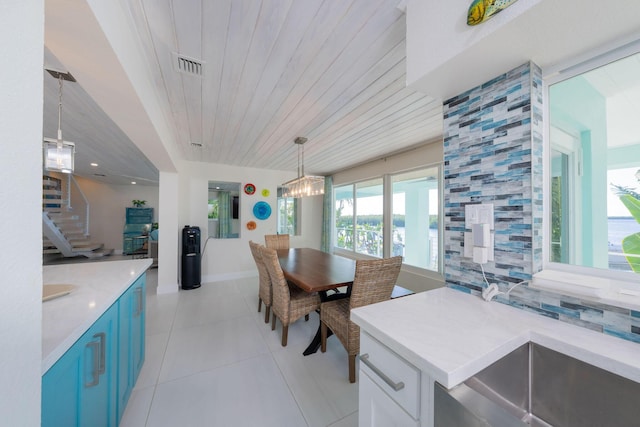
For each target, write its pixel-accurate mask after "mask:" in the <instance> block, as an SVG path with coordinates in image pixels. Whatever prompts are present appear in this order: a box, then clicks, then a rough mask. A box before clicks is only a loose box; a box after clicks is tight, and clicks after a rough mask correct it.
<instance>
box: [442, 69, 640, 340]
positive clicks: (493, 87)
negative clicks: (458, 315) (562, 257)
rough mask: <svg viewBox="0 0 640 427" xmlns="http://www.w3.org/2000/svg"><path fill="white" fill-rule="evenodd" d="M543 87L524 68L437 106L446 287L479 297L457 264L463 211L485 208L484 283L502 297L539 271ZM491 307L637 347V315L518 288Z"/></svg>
mask: <svg viewBox="0 0 640 427" xmlns="http://www.w3.org/2000/svg"><path fill="white" fill-rule="evenodd" d="M542 111H543V88H542V73H541V71H540V68H539V67H538V66H536V65H535V64H532V63H527V64H523V65H521V66H520V67H518V68H516V69H514V70H511V71H509V72H507V73H505V74H503V75H500V76H498V77H496V78H494V79H493V80H491V81H489V82H486V83H485V84H483V85H481V86H478V87H476V88H473V89H471V90H469V91H467V92H465V93H463V94H460V95H458V96H456V97H454V98H451V99H448V100H446V101H445V102H444V106H443V114H444V193H445V200H444V203H445V205H444V215H445V218H444V229H445V232H444V263H445V281H446V283H447V286H448V287H451V288H454V289H457V290H460V291H463V292H468V293H472V294H478V295H479V294H480V292H481V291H482V288H483V287H485V286H486V285H485V284H484V279H483V271H482V270H481V266H480V265H479V264H476V263H474V262H473V261H472V260H471V259H470V258H464V257H463V254H464V234H463V233H464V231H465V224H464V219H465V206H466V205H467V204H478V203H493V204H494V221H495V232H494V238H495V245H494V256H495V260H494V261H493V262H488V263H487V264H485V265H484V266H483V267H484V274H485V275H486V278H487V280H488V281H489V282H490V283H492V282H495V283H498V285H499V286H500V287H501V289H502V290H503V291H504V290H506V289H507V288H508V287H510V286H513V285H514V284H516V283H519V282H522V281H525V280H529V279H531V275H532V274H533V273H535V272H537V271H540V270H541V269H542V245H543V229H542V215H543V213H542V199H543V171H542V159H543V157H542V156H543V121H542V117H543V115H542ZM497 301H500V302H502V303H505V304H509V305H512V306H514V307H517V308H520V309H523V310H526V311H531V312H535V313H538V314H540V315H543V316H547V317H551V318H554V319H557V320H560V321H564V322H568V323H572V324H575V325H577V326H581V327H586V328H589V329H592V330H595V331H598V332H602V333H606V334H610V335H615V336H618V337H620V338H624V339H627V340H631V341H635V342H640V313H638V312H635V311H633V310H628V309H623V308H619V307H614V306H609V305H603V304H599V303H595V302H590V301H588V300H584V299H579V298H573V297H570V296H565V295H560V294H555V293H551V292H544V291H538V290H534V289H531V288H529V287H528V286H526V284H525V285H523V286H519V287H518V288H516V289H515V290H514V291H513V292H512V293H511V294H510V296H508V297H506V298H505V297H503V296H500V297H498V299H497Z"/></svg>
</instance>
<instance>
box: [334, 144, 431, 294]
mask: <svg viewBox="0 0 640 427" xmlns="http://www.w3.org/2000/svg"><path fill="white" fill-rule="evenodd" d="M443 156H444V151H443V144H442V141H441V140H436V141H431V142H430V143H427V144H426V145H423V146H421V147H418V148H416V149H413V150H410V151H406V152H404V153H400V154H396V155H392V156H389V157H387V158H384V159H380V160H376V161H373V162H370V163H366V164H364V165H361V166H358V167H355V168H352V169H348V170H345V171H342V172H338V173H336V174H335V175H334V176H333V185H342V184H349V183H354V182H358V181H364V180H367V179H370V178H376V177H380V176H382V175H384V174H390V173H397V172H401V171H407V170H411V169H416V168H419V167H426V166H430V165H436V164H440V163H442V161H443ZM341 255H342V253H341ZM354 257H356V255H355V254H354ZM398 284H399V285H401V286H403V287H405V288H408V289H411V290H412V291H415V292H422V291H427V290H430V289H435V288H439V287H442V286H444V277H443V276H442V275H441V274H439V273H434V272H425V271H422V270H418V269H415V268H412V267H409V266H403V267H402V271H401V272H400V276H399V277H398Z"/></svg>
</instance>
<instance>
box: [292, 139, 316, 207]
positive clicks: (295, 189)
mask: <svg viewBox="0 0 640 427" xmlns="http://www.w3.org/2000/svg"><path fill="white" fill-rule="evenodd" d="M305 142H307V138H303V137H301V136H299V137H297V138H296V139H295V141H294V143H295V144H296V145H297V146H298V177H297V178H296V179H292V180H291V181H287V182H285V183H284V184H282V197H294V198H300V197H307V196H317V195H320V194H324V177H323V176H306V175H305V174H304V143H305ZM301 153H302V154H301ZM301 158H302V166H301V162H300V159H301Z"/></svg>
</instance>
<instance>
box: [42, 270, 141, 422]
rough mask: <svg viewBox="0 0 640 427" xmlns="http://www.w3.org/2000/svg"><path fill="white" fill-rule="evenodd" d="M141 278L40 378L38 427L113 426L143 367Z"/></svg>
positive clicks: (119, 416) (121, 412)
mask: <svg viewBox="0 0 640 427" xmlns="http://www.w3.org/2000/svg"><path fill="white" fill-rule="evenodd" d="M145 292H146V274H143V275H142V276H140V277H139V278H138V279H137V280H136V281H135V282H134V283H133V285H131V286H130V287H129V288H128V289H127V290H126V291H125V292H124V293H123V294H122V295H121V296H120V298H119V299H118V300H117V301H116V302H115V303H114V304H113V305H112V306H111V307H109V309H107V311H105V313H104V314H103V315H102V316H100V318H99V319H98V320H97V321H96V322H95V323H94V324H93V325H92V326H91V327H90V328H89V329H88V330H87V331H86V332H85V333H84V334H83V335H82V336H81V337H80V339H78V341H76V342H75V343H74V344H73V345H72V346H71V347H70V348H69V350H67V352H66V353H65V354H64V355H63V356H62V357H60V359H59V360H58V361H57V362H56V363H55V364H54V365H53V366H52V367H51V368H50V369H49V370H48V371H47V372H46V373H45V375H44V376H43V377H42V426H43V427H48V426H51V427H60V426H64V427H74V426H75V427H84V426H90V427H94V426H95V427H102V426H105V427H111V426H114V427H115V426H117V425H118V424H119V422H120V419H121V418H122V414H123V413H124V410H125V408H126V405H127V402H128V400H129V397H130V396H131V391H132V390H133V387H134V385H135V382H136V380H137V378H138V375H139V374H140V370H141V369H142V365H143V363H144V336H145V334H144V329H145V309H146V305H145V301H146V297H145Z"/></svg>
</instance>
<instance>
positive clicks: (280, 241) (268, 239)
mask: <svg viewBox="0 0 640 427" xmlns="http://www.w3.org/2000/svg"><path fill="white" fill-rule="evenodd" d="M264 244H265V245H266V246H267V247H268V248H269V249H289V235H288V234H265V236H264Z"/></svg>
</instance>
